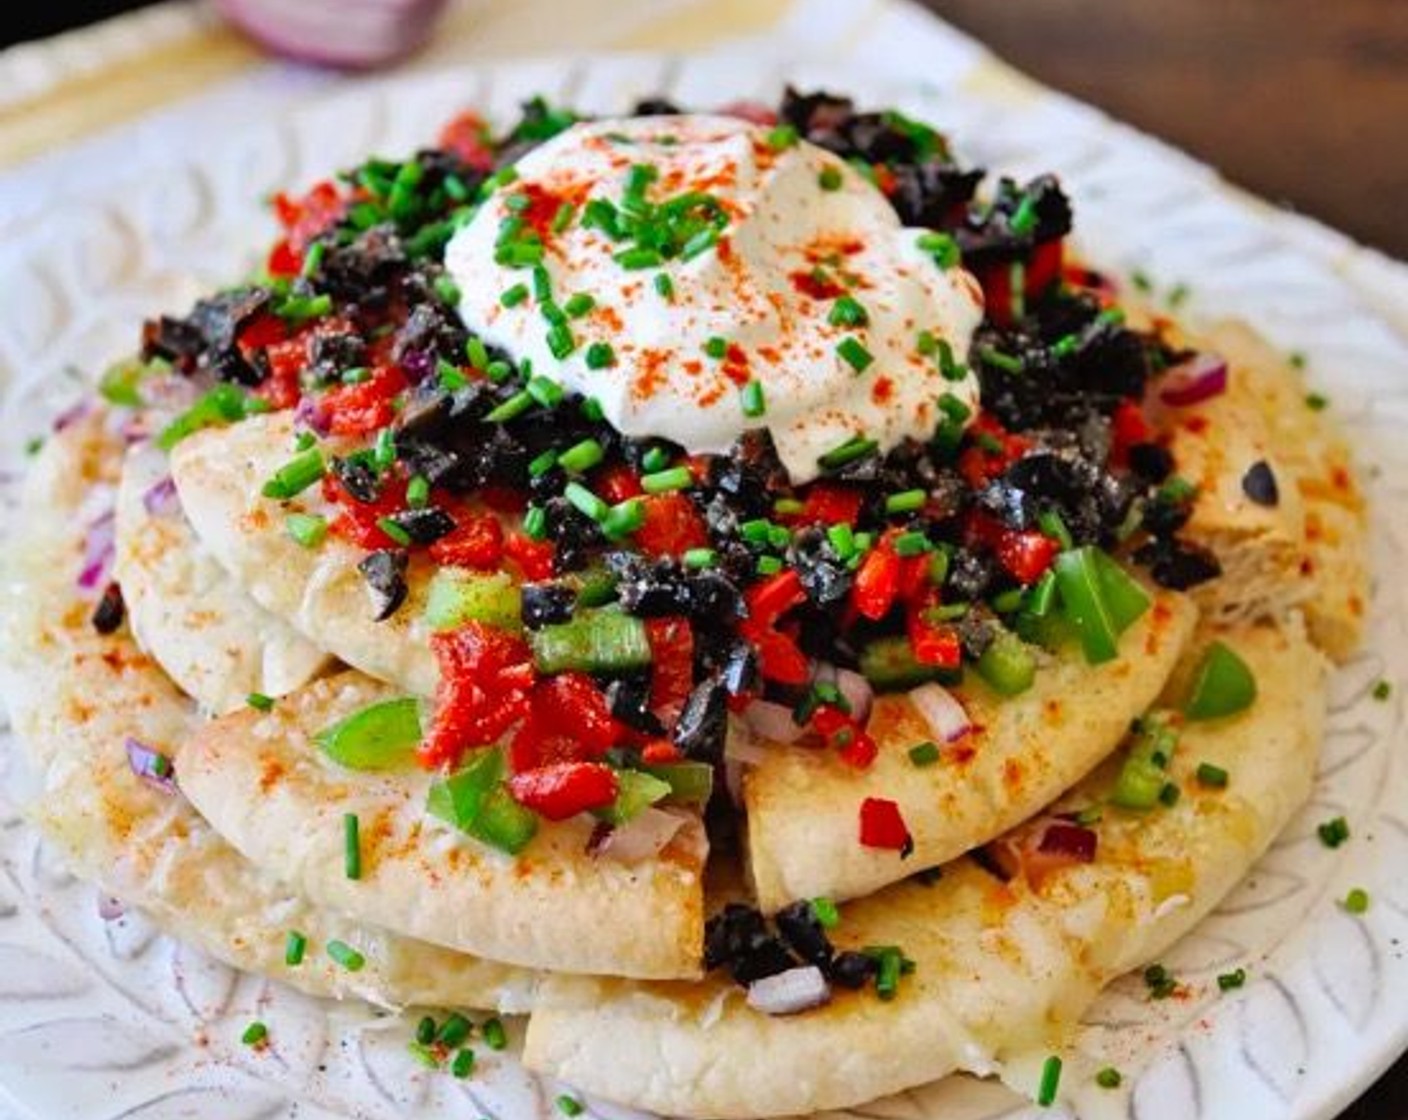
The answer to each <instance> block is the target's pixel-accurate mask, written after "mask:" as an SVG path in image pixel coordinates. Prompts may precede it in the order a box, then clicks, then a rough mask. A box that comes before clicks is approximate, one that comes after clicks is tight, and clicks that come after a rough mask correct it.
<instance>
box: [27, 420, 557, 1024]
mask: <svg viewBox="0 0 1408 1120" xmlns="http://www.w3.org/2000/svg"><path fill="white" fill-rule="evenodd" d="M120 462H121V444H120V442H118V441H116V440H114V439H113V438H111V437H110V436H108V435H107V434H106V433H105V431H104V429H103V419H102V416H101V414H99V415H97V416H94V417H91V418H89V419H86V420H83V421H80V422H79V423H77V424H75V425H74V426H72V427H70V428H69V429H67V430H65V431H64V432H62V433H60V434H58V435H56V436H55V437H54V438H53V439H51V440H50V441H49V444H48V445H47V446H46V449H45V451H44V453H43V455H42V456H41V458H40V460H39V461H38V462H37V463H36V464H35V467H34V470H33V473H32V474H31V476H30V479H29V480H28V483H27V487H26V491H25V500H24V504H23V506H22V508H21V512H20V517H21V518H23V520H24V524H26V525H27V526H28V527H29V529H28V531H27V533H26V536H25V540H24V543H23V547H18V548H13V549H11V550H9V551H8V552H7V553H6V557H5V572H4V583H3V587H4V599H3V602H0V622H2V623H3V644H0V692H3V695H4V700H5V703H6V706H7V707H8V709H9V711H10V714H11V719H12V721H13V724H14V728H15V730H16V732H17V738H18V740H19V742H20V744H21V747H22V749H23V751H24V754H25V756H26V760H27V762H28V764H29V766H30V768H31V769H32V770H34V771H35V773H36V775H37V777H38V781H39V784H40V786H41V793H40V794H39V796H38V798H37V799H36V802H35V804H34V805H32V806H31V807H30V810H29V812H30V816H31V817H32V819H33V820H34V821H35V823H36V824H37V825H38V826H39V827H40V829H41V830H42V831H43V832H44V834H45V835H46V836H47V837H48V838H49V839H50V841H52V842H53V843H55V844H56V845H57V846H58V847H59V848H60V849H61V850H62V852H63V854H64V855H65V857H66V858H67V860H68V862H69V864H70V865H71V867H72V868H73V870H74V872H75V873H76V874H77V875H79V876H80V877H81V878H84V879H87V880H91V881H93V882H95V883H98V884H100V885H101V887H102V889H103V890H104V891H106V892H107V893H110V894H112V895H114V896H115V897H117V898H120V899H122V900H123V902H124V903H126V904H128V905H130V906H134V907H137V908H140V909H141V910H143V911H145V912H146V913H148V914H149V915H150V916H151V918H152V919H153V921H155V922H156V924H157V925H159V926H161V927H162V929H164V930H165V931H167V932H168V933H170V934H172V935H173V936H175V937H178V938H180V939H181V940H184V941H188V942H190V943H192V944H195V945H198V946H199V947H200V948H202V949H203V950H205V951H206V952H209V953H211V954H212V955H213V956H215V957H218V958H219V959H221V960H223V961H225V962H227V963H229V964H231V965H233V966H234V967H236V968H241V969H246V970H248V971H251V972H257V973H262V974H264V975H267V976H270V977H273V978H274V979H277V980H280V981H282V982H284V983H287V984H290V985H291V986H293V987H296V988H300V989H302V990H304V991H307V992H310V993H312V994H314V995H320V996H337V997H345V996H357V997H360V998H362V999H366V1000H369V1001H371V1002H373V1003H377V1004H381V1005H384V1006H392V1007H399V1006H404V1005H407V1004H419V1003H430V1004H435V1005H446V1004H448V1005H463V1006H476V1007H503V1008H505V1009H511V1010H520V1011H521V1010H523V1009H524V1008H525V1006H526V1005H527V1004H528V1003H530V1002H531V998H532V992H533V988H534V985H535V983H536V977H535V976H534V974H532V973H529V972H525V971H523V970H521V969H515V968H511V967H508V966H505V965H500V964H495V963H492V962H486V961H481V960H476V959H475V958H473V957H469V956H466V955H464V954H459V953H452V952H448V951H446V950H444V949H441V948H438V947H436V946H432V945H427V944H423V943H419V942H415V941H411V940H409V939H407V938H403V937H398V936H396V935H394V934H390V933H387V932H386V931H384V930H382V929H379V928H377V927H375V926H371V925H366V924H364V923H360V922H357V921H355V920H353V919H350V918H346V917H344V916H342V915H340V914H337V913H334V912H332V911H329V910H325V909H323V908H320V907H316V906H312V905H310V904H309V903H308V902H306V901H305V900H304V899H302V898H300V897H299V896H298V895H296V894H295V893H294V892H292V891H291V890H289V889H288V888H287V887H286V886H283V885H281V884H279V883H278V882H276V881H275V880H274V879H272V878H270V877H269V876H266V875H263V874H261V873H260V872H259V871H258V870H257V869H256V868H255V867H254V866H253V865H252V864H250V863H249V862H248V861H246V860H245V859H243V858H242V857H241V856H240V855H239V854H238V853H237V852H236V851H235V850H234V849H233V848H231V847H230V846H229V845H228V844H226V843H225V842H224V841H223V840H222V839H221V838H220V837H219V836H218V835H217V834H216V833H215V832H214V831H213V830H212V829H211V828H210V826H209V825H208V824H207V823H206V822H205V821H204V820H203V819H201V817H200V816H199V815H198V814H197V813H196V812H195V810H194V809H193V808H192V807H191V805H190V804H189V802H187V801H186V800H185V799H184V798H183V797H180V796H171V795H169V794H166V793H163V792H160V791H157V790H155V789H153V788H151V787H150V786H148V785H146V784H145V783H143V782H142V781H141V780H140V779H138V778H137V777H136V776H135V775H134V774H133V773H132V771H131V768H130V766H129V765H128V761H127V756H126V751H125V748H124V741H125V739H126V738H127V737H129V736H131V737H133V738H136V739H138V740H140V741H142V742H144V743H147V744H150V745H151V746H152V747H153V748H155V749H158V750H161V751H162V752H164V753H167V754H172V753H174V750H175V747H176V745H177V744H178V743H179V742H180V741H181V739H183V738H184V737H185V736H186V735H187V734H189V732H190V730H191V728H192V726H193V724H194V723H195V722H196V715H195V712H194V711H193V709H192V706H191V704H190V702H189V701H187V700H186V699H185V697H183V696H182V695H181V694H180V693H179V692H178V691H177V690H176V689H175V687H174V686H172V684H171V683H170V681H169V680H168V679H167V678H166V676H165V674H164V673H163V672H162V671H161V669H160V668H159V667H158V666H157V665H156V664H155V663H154V662H153V661H151V660H150V659H149V658H148V657H146V656H145V655H144V654H143V653H142V652H141V651H140V650H138V649H137V647H136V645H135V643H134V642H133V641H132V639H131V637H130V636H129V635H128V634H127V633H126V632H125V631H120V632H118V633H117V634H115V635H113V636H111V637H107V638H104V637H101V636H99V635H98V634H97V633H96V632H95V631H94V630H93V628H92V626H91V624H90V622H89V614H90V612H91V610H92V604H91V603H89V602H87V601H85V600H83V599H82V598H81V597H80V596H79V595H78V594H77V592H76V590H75V585H74V574H75V573H76V572H77V571H78V569H79V566H80V562H81V556H82V540H81V538H82V533H83V526H84V524H85V519H84V517H83V516H82V515H81V514H80V512H79V511H80V509H81V508H82V507H83V505H84V503H85V500H86V499H87V496H88V494H89V493H90V492H91V491H92V490H93V488H94V487H95V486H108V485H110V484H111V483H113V482H114V481H115V479H114V478H113V475H114V473H115V470H116V468H117V465H118V464H119V463H120ZM295 929H296V930H298V931H300V932H302V933H303V934H305V935H306V936H307V938H308V946H309V948H308V953H307V957H306V958H305V961H304V963H303V964H302V965H301V966H300V967H298V968H296V969H291V968H289V967H287V966H286V964H285V963H284V948H285V938H286V936H287V933H288V931H289V930H295ZM333 938H340V939H341V940H343V941H346V942H347V943H348V944H350V945H353V946H354V947H356V948H357V949H358V950H359V951H361V952H362V953H363V954H364V955H365V957H366V962H367V963H366V967H365V968H364V969H363V970H362V971H360V972H355V973H353V972H348V971H346V970H345V969H343V968H341V967H340V966H338V965H336V964H335V963H333V962H332V961H330V960H329V959H328V958H327V957H326V956H325V955H324V954H323V953H322V952H321V947H322V946H323V945H324V944H325V943H326V942H327V941H329V940H331V939H333Z"/></svg>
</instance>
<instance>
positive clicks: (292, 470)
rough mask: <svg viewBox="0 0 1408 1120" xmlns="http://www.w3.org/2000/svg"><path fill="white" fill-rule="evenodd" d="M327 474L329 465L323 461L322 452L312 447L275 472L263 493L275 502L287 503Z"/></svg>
mask: <svg viewBox="0 0 1408 1120" xmlns="http://www.w3.org/2000/svg"><path fill="white" fill-rule="evenodd" d="M326 473H327V464H326V463H325V462H324V461H323V453H322V451H320V450H319V449H318V448H316V447H310V448H309V449H308V450H307V451H303V452H300V453H299V454H298V455H295V456H294V457H293V458H292V459H290V460H289V461H288V462H287V463H285V464H284V465H283V466H282V467H280V468H279V469H278V470H277V471H275V472H274V476H273V478H271V479H269V481H268V482H266V483H265V484H264V488H263V491H262V493H263V495H264V497H266V498H273V499H274V500H275V501H287V500H288V499H289V498H296V497H298V495H299V494H301V493H303V491H305V490H307V489H308V487H310V486H312V485H313V484H314V483H315V482H318V481H319V480H320V479H321V478H322V477H323V475H325V474H326Z"/></svg>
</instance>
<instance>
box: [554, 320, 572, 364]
mask: <svg viewBox="0 0 1408 1120" xmlns="http://www.w3.org/2000/svg"><path fill="white" fill-rule="evenodd" d="M575 349H577V340H576V339H575V338H573V337H572V330H571V328H569V327H568V326H567V325H566V324H559V325H557V326H555V327H553V328H552V330H550V331H548V351H549V352H550V353H551V354H552V356H553V357H554V358H556V359H557V360H558V361H559V362H560V361H562V360H563V359H564V358H566V357H567V356H568V355H569V354H571V353H572V351H573V350H575Z"/></svg>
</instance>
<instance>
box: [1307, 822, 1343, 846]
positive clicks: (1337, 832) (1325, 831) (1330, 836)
mask: <svg viewBox="0 0 1408 1120" xmlns="http://www.w3.org/2000/svg"><path fill="white" fill-rule="evenodd" d="M1315 832H1316V834H1317V835H1318V836H1319V837H1320V843H1322V844H1324V845H1325V847H1327V848H1338V847H1339V846H1340V845H1341V844H1343V843H1344V842H1345V841H1346V840H1348V839H1349V822H1348V821H1347V820H1345V819H1344V818H1343V817H1335V818H1334V819H1333V820H1328V821H1325V822H1324V823H1323V824H1320V825H1317V826H1316V829H1315Z"/></svg>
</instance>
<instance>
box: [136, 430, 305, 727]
mask: <svg viewBox="0 0 1408 1120" xmlns="http://www.w3.org/2000/svg"><path fill="white" fill-rule="evenodd" d="M167 470H168V467H167V460H166V456H165V455H164V454H162V453H161V452H160V451H159V450H157V449H156V448H155V447H153V446H150V445H144V446H138V447H134V448H133V449H132V450H131V451H129V452H128V454H127V459H126V461H125V463H124V465H123V469H122V484H121V486H120V487H119V489H118V495H117V562H116V568H115V571H116V575H117V578H118V582H119V583H120V584H121V585H122V594H123V598H124V600H125V601H126V603H127V610H128V614H129V617H130V620H131V625H132V633H133V636H134V637H135V638H136V639H137V644H138V645H139V646H141V648H142V649H143V650H144V651H145V652H146V653H148V654H149V655H150V656H151V657H152V658H154V659H155V660H156V662H157V663H158V664H159V665H160V666H161V667H162V668H163V669H165V670H166V672H167V674H168V675H169V676H170V677H171V679H172V680H174V681H175V682H176V683H177V684H178V685H179V686H180V687H181V689H182V690H183V691H184V692H185V693H186V694H187V695H189V696H192V697H194V698H195V700H196V701H197V702H198V703H199V704H200V706H201V707H202V708H204V709H205V710H206V711H210V712H214V713H216V714H223V713H225V712H229V711H233V710H234V709H236V708H239V707H241V706H243V705H244V703H245V699H246V697H248V696H249V694H250V693H254V692H257V693H262V694H264V695H266V696H282V695H284V693H286V692H292V691H293V690H294V689H296V688H298V687H300V686H301V685H304V684H307V683H308V681H310V680H312V679H313V678H314V677H316V676H318V675H319V674H320V673H321V672H323V671H324V670H325V669H326V668H327V666H328V665H329V664H330V660H331V659H330V658H329V657H328V656H327V655H326V654H325V653H323V652H322V650H320V649H318V648H317V647H316V646H314V645H313V644H312V643H310V642H309V641H308V640H307V639H306V638H304V637H303V636H302V635H301V634H299V633H298V632H297V631H296V630H294V629H292V628H291V627H290V626H288V625H287V624H286V623H284V622H282V621H280V620H279V619H278V618H275V617H274V616H273V615H271V614H270V613H269V612H268V611H265V610H264V609H262V608H261V607H259V606H257V605H256V604H255V603H254V601H253V600H251V599H250V598H249V596H248V595H246V594H245V593H244V592H243V591H242V590H241V589H240V587H239V585H238V584H237V583H235V581H234V580H233V579H232V578H231V577H230V575H229V574H228V573H227V572H226V571H225V569H224V568H222V567H221V566H220V565H219V564H217V563H216V562H215V560H214V559H213V558H212V557H211V556H210V555H209V554H208V553H207V552H206V551H205V550H204V549H203V548H202V547H201V545H200V542H199V541H198V540H197V539H196V536H195V534H194V533H193V532H192V531H191V527H190V523H189V522H188V521H187V520H186V517H185V514H184V513H183V512H182V510H181V508H180V504H179V501H178V499H177V497H176V495H175V494H174V492H172V493H170V494H166V493H165V490H166V488H167V487H170V486H171V485H172V483H171V481H170V477H169V475H168V473H167Z"/></svg>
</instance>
